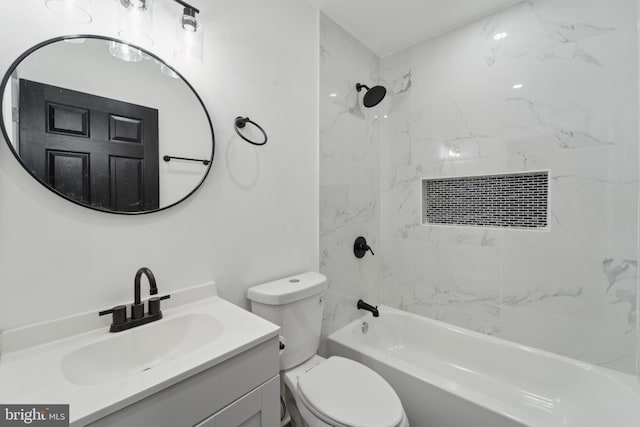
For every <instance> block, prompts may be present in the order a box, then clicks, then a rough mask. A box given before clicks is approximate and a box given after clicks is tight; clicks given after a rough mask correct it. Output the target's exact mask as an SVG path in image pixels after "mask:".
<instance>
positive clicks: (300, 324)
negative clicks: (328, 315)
mask: <svg viewBox="0 0 640 427" xmlns="http://www.w3.org/2000/svg"><path fill="white" fill-rule="evenodd" d="M327 287H328V285H327V278H326V277H325V276H323V275H322V274H320V273H315V272H309V273H304V274H299V275H297V276H292V277H287V278H284V279H280V280H275V281H273V282H269V283H264V284H262V285H257V286H254V287H252V288H250V289H249V291H248V292H247V298H249V300H251V311H252V312H254V313H255V314H257V315H258V316H260V317H262V318H264V319H267V320H268V321H270V322H272V323H275V324H276V325H278V326H280V328H281V331H280V335H281V341H282V343H283V344H284V345H285V347H284V349H283V350H282V351H281V352H280V370H283V371H284V370H287V369H289V368H292V367H294V366H296V365H299V364H300V363H302V362H304V361H305V360H307V359H309V358H310V357H311V356H313V355H314V354H316V352H317V351H318V345H319V344H320V327H321V326H322V310H323V307H324V303H323V302H324V294H325V292H326V290H327Z"/></svg>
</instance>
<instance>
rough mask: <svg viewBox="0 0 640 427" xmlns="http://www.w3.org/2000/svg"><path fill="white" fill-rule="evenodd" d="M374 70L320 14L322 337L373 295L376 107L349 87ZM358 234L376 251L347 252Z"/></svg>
mask: <svg viewBox="0 0 640 427" xmlns="http://www.w3.org/2000/svg"><path fill="white" fill-rule="evenodd" d="M379 73H380V59H379V58H378V57H377V56H376V55H375V54H374V53H372V52H371V51H370V50H369V49H367V48H366V47H364V46H363V45H362V44H361V43H360V42H359V41H357V40H356V39H355V38H353V37H352V36H351V35H350V34H349V33H347V32H346V31H345V30H343V29H342V28H341V27H340V26H339V25H337V24H336V23H335V22H333V21H332V20H331V19H330V18H328V17H327V16H325V15H323V14H320V272H321V273H323V274H325V275H326V276H327V277H328V279H329V291H328V293H327V296H326V298H325V313H324V319H323V332H322V333H323V338H324V337H326V336H327V334H329V333H331V332H333V331H335V330H336V329H338V328H340V327H341V326H344V325H346V324H347V323H349V322H350V321H352V320H354V319H356V318H357V317H359V316H360V315H361V314H360V313H358V311H357V310H356V308H355V307H356V302H357V301H358V299H360V298H363V299H365V300H372V301H373V303H376V304H377V302H376V301H379V300H380V288H381V285H380V278H381V271H382V270H381V269H382V257H381V256H380V255H378V252H377V249H378V248H379V245H380V188H379V179H380V166H379V164H380V163H379V162H380V159H379V126H378V119H377V118H376V116H377V115H378V114H379V111H377V110H376V109H366V108H364V107H363V105H362V94H358V92H357V91H356V89H355V86H356V83H362V84H366V85H372V84H377V83H378V80H379ZM358 236H365V237H366V238H367V240H368V241H369V244H370V245H371V246H372V248H373V250H374V252H375V253H376V256H371V255H367V256H366V257H364V258H363V259H357V258H356V257H355V256H354V254H353V243H354V240H355V239H356V237H358ZM323 341H324V339H323ZM323 352H324V345H321V349H320V353H321V354H322V353H323Z"/></svg>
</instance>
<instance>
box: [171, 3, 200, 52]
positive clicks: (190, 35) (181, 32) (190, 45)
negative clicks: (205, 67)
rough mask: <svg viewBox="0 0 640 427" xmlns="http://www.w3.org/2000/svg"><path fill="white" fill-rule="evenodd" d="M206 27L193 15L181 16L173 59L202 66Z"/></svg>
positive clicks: (177, 26) (177, 25)
mask: <svg viewBox="0 0 640 427" xmlns="http://www.w3.org/2000/svg"><path fill="white" fill-rule="evenodd" d="M203 44H204V27H203V26H202V23H201V22H200V21H199V20H198V19H196V18H195V17H194V16H191V15H186V14H185V15H180V16H179V17H178V20H177V22H176V47H175V50H174V53H173V57H174V58H175V59H176V60H178V61H180V62H187V63H189V62H190V63H194V64H202V51H203Z"/></svg>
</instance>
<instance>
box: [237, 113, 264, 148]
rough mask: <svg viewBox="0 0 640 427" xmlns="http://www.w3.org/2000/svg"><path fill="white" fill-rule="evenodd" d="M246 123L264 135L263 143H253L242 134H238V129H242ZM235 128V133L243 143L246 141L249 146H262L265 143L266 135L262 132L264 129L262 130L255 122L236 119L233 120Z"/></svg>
mask: <svg viewBox="0 0 640 427" xmlns="http://www.w3.org/2000/svg"><path fill="white" fill-rule="evenodd" d="M247 123H251V124H252V125H254V126H255V127H257V128H258V129H260V132H262V134H263V135H264V141H263V142H255V141H251V140H250V139H248V138H246V137H245V136H244V135H243V134H241V133H240V129H243V128H244V127H245V126H246V125H247ZM235 128H236V133H237V134H238V136H239V137H240V138H242V139H244V140H245V141H247V142H248V143H249V144H253V145H264V144H266V143H267V139H268V138H267V133H266V132H265V131H264V129H262V127H261V126H260V125H259V124H257V123H256V122H254V121H252V120H251V119H249V117H239V116H238V117H236V120H235Z"/></svg>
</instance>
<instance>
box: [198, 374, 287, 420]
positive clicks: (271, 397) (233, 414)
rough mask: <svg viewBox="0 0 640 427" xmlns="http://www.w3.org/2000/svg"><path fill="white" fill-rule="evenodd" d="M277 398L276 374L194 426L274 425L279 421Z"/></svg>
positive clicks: (278, 395)
mask: <svg viewBox="0 0 640 427" xmlns="http://www.w3.org/2000/svg"><path fill="white" fill-rule="evenodd" d="M279 399H280V376H279V375H278V376H276V377H274V378H272V379H271V380H270V381H267V382H266V383H265V384H263V385H262V386H261V387H260V388H258V389H256V390H254V391H252V392H251V393H249V394H247V395H245V396H243V397H241V398H240V399H238V400H236V401H235V402H233V403H232V404H231V405H229V406H227V407H226V408H224V409H223V410H221V411H220V412H218V413H217V414H215V415H213V416H211V417H210V418H208V419H207V420H205V421H203V422H201V423H200V424H198V425H196V426H195V427H276V426H279V423H280V413H279V412H280V403H279Z"/></svg>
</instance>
